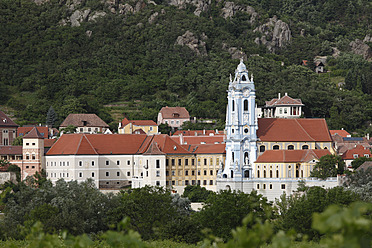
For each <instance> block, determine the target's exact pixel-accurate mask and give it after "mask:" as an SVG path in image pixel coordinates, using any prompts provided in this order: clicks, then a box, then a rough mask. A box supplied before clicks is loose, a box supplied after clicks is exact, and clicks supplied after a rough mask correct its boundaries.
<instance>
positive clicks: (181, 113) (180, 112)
mask: <svg viewBox="0 0 372 248" xmlns="http://www.w3.org/2000/svg"><path fill="white" fill-rule="evenodd" d="M186 121H190V115H189V111H187V110H186V109H185V108H184V107H168V106H166V107H163V108H162V109H161V110H160V112H159V114H158V122H157V123H158V125H160V124H168V125H169V126H170V127H172V128H180V127H181V126H182V124H183V123H184V122H186Z"/></svg>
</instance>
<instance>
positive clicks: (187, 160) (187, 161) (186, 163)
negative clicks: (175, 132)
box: [185, 158, 189, 166]
mask: <svg viewBox="0 0 372 248" xmlns="http://www.w3.org/2000/svg"><path fill="white" fill-rule="evenodd" d="M185 165H186V166H187V165H189V159H187V158H186V159H185Z"/></svg>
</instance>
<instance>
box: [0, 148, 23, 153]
mask: <svg viewBox="0 0 372 248" xmlns="http://www.w3.org/2000/svg"><path fill="white" fill-rule="evenodd" d="M0 155H22V146H0Z"/></svg>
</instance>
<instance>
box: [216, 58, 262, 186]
mask: <svg viewBox="0 0 372 248" xmlns="http://www.w3.org/2000/svg"><path fill="white" fill-rule="evenodd" d="M249 76H250V78H249ZM227 92H228V94H227V99H228V104H227V113H226V127H225V129H226V161H225V166H224V168H223V171H222V173H221V171H220V173H219V174H220V175H219V178H222V180H223V181H224V180H229V181H243V180H244V179H249V178H254V175H253V171H254V170H253V163H254V162H255V161H256V159H257V145H256V142H257V135H256V131H257V129H258V124H257V117H256V114H255V107H256V104H255V100H256V92H255V88H254V82H253V75H252V74H250V75H248V70H247V67H246V66H245V64H244V63H243V59H241V60H240V64H239V65H238V67H237V69H236V70H235V76H234V80H233V79H232V76H231V74H230V83H229V88H228V91H227Z"/></svg>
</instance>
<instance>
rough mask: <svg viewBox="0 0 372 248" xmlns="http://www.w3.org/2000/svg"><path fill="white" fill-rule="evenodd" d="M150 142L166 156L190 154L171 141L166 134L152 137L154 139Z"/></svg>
mask: <svg viewBox="0 0 372 248" xmlns="http://www.w3.org/2000/svg"><path fill="white" fill-rule="evenodd" d="M152 142H155V143H156V144H157V145H158V148H159V149H160V151H162V152H164V153H166V154H188V153H190V152H189V151H187V150H186V149H185V148H184V147H182V146H181V145H180V144H178V143H177V142H175V141H174V140H172V139H171V138H170V137H169V136H168V135H166V134H158V135H154V139H153V141H152Z"/></svg>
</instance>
